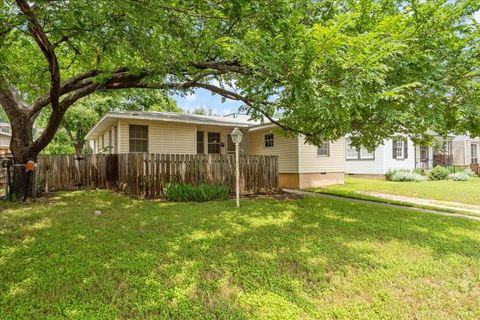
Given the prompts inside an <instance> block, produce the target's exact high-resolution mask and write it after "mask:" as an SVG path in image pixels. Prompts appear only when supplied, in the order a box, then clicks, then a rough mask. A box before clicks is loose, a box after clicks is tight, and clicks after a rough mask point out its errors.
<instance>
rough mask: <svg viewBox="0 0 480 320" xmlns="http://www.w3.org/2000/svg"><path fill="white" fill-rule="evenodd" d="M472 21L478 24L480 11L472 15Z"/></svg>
mask: <svg viewBox="0 0 480 320" xmlns="http://www.w3.org/2000/svg"><path fill="white" fill-rule="evenodd" d="M473 19H475V21H477V22H478V23H480V10H479V11H477V12H475V13H474V14H473Z"/></svg>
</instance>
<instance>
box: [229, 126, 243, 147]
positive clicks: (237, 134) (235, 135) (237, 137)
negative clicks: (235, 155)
mask: <svg viewBox="0 0 480 320" xmlns="http://www.w3.org/2000/svg"><path fill="white" fill-rule="evenodd" d="M231 134H232V140H233V143H235V144H239V143H240V142H242V136H243V133H242V131H240V129H238V128H235V129H233V131H232V133H231Z"/></svg>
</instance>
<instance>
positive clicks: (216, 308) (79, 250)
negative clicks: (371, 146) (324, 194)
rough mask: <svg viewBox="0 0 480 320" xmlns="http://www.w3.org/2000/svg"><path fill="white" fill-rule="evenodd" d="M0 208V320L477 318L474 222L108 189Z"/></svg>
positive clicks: (479, 269)
mask: <svg viewBox="0 0 480 320" xmlns="http://www.w3.org/2000/svg"><path fill="white" fill-rule="evenodd" d="M0 207H2V208H3V210H1V211H0V319H40V318H57V319H58V318H69V319H114V318H135V319H137V318H155V319H163V318H176V319H190V318H197V319H208V318H210V319H229V318H247V319H248V318H255V319H311V318H315V319H317V318H319V319H323V318H325V319H331V318H342V319H343V318H350V319H373V318H375V319H378V318H382V319H402V318H403V319H412V318H416V319H446V318H465V319H468V318H470V319H478V318H480V298H479V296H480V223H479V222H476V221H469V220H464V219H459V218H451V217H443V216H436V215H429V214H424V213H418V212H414V211H411V210H407V209H392V208H384V207H381V206H378V205H359V204H358V203H353V202H349V201H340V200H334V199H320V198H306V199H302V200H283V201H279V200H269V199H262V200H244V201H242V208H240V209H239V210H237V209H235V208H234V201H220V202H208V203H202V204H191V203H182V204H180V203H161V202H154V201H140V200H132V199H129V198H127V197H125V196H122V195H119V194H115V193H110V192H107V191H92V192H73V193H62V194H60V195H59V196H58V197H56V198H53V199H49V200H48V201H43V202H40V201H38V202H33V203H27V204H23V203H18V204H11V203H1V202H0ZM94 210H101V211H102V214H101V215H100V216H95V215H94Z"/></svg>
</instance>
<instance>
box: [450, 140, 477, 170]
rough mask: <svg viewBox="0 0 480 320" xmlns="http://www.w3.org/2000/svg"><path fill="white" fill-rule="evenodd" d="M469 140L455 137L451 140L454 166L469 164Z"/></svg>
mask: <svg viewBox="0 0 480 320" xmlns="http://www.w3.org/2000/svg"><path fill="white" fill-rule="evenodd" d="M470 148H471V146H470V141H469V140H467V139H461V140H460V139H455V140H453V141H452V153H453V154H452V155H453V165H454V166H465V165H468V164H470V158H471V156H472V155H471V150H470Z"/></svg>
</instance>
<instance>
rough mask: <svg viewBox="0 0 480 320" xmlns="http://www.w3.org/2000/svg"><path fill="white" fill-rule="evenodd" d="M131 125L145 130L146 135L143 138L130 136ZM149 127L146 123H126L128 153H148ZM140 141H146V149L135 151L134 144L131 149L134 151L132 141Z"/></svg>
mask: <svg viewBox="0 0 480 320" xmlns="http://www.w3.org/2000/svg"><path fill="white" fill-rule="evenodd" d="M133 127H137V128H140V127H141V128H142V130H143V129H145V130H146V137H145V138H143V137H132V132H131V131H132V128H133ZM149 131H150V129H149V127H148V125H140V124H129V125H128V152H129V153H148V152H149V148H150V145H149V144H150V140H149V137H150V132H149ZM140 142H142V143H143V142H145V143H146V148H147V150H144V151H137V150H136V149H137V148H136V145H135V147H134V148H133V149H135V150H134V151H132V143H135V144H136V143H140Z"/></svg>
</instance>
